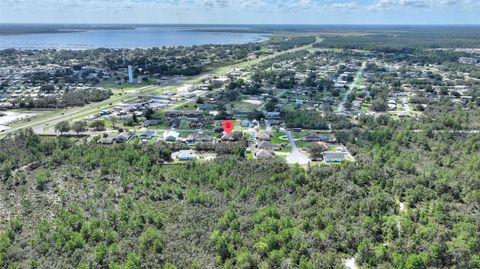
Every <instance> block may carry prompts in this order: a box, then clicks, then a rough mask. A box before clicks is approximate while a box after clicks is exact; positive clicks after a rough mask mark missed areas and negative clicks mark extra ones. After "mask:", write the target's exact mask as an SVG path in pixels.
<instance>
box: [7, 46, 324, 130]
mask: <svg viewBox="0 0 480 269" xmlns="http://www.w3.org/2000/svg"><path fill="white" fill-rule="evenodd" d="M319 41H321V39H320V40H319V39H317V42H319ZM309 47H312V45H306V46H303V47H298V48H294V49H291V50H286V51H282V52H278V53H275V54H272V55H269V56H266V57H264V58H262V60H264V59H268V58H273V57H276V56H279V55H282V54H285V53H289V52H292V51H296V50H301V49H306V48H309ZM257 60H258V59H257ZM255 63H256V61H250V62H249V65H250V64H251V65H253V64H255ZM243 64H244V63H243ZM228 67H232V68H233V67H235V64H234V65H231V66H228ZM207 76H208V74H201V75H198V76H195V77H193V78H190V79H187V78H185V79H186V83H187V82H188V83H191V82H192V81H199V80H201V79H202V78H205V77H207ZM171 82H172V81H169V82H166V83H164V84H162V85H160V87H161V86H169V83H171ZM175 85H177V84H175ZM150 87H151V88H152V90H154V89H157V88H156V87H158V86H152V85H149V86H145V87H141V88H138V89H135V91H134V92H131V93H129V94H127V95H122V96H114V97H112V98H110V99H108V100H106V101H103V102H99V103H95V104H90V105H87V106H84V107H80V108H72V109H69V110H68V111H67V112H65V113H63V115H55V116H51V117H48V118H45V119H36V120H35V119H34V120H32V121H31V122H25V123H23V124H21V125H18V126H16V127H12V128H10V129H8V130H6V131H4V132H2V133H0V138H1V137H3V136H5V135H6V134H8V133H12V132H15V131H18V130H21V129H25V128H34V129H35V130H39V131H40V130H42V131H43V130H44V129H45V128H50V127H52V126H54V125H55V124H57V123H58V122H61V121H64V120H71V119H73V118H79V117H85V116H88V115H92V114H95V113H96V112H100V111H102V110H106V109H109V108H111V107H113V106H115V105H117V104H118V103H120V102H121V101H125V102H126V101H131V100H135V99H136V98H138V96H141V95H145V94H146V93H148V92H149V89H148V88H150ZM145 89H146V91H143V90H145ZM204 94H205V93H203V94H201V95H199V96H202V95H204ZM190 102H191V101H185V102H182V103H178V104H174V105H173V106H170V107H169V108H167V109H176V108H179V107H181V106H183V105H185V104H188V103H190ZM110 103H112V105H109V104H110Z"/></svg>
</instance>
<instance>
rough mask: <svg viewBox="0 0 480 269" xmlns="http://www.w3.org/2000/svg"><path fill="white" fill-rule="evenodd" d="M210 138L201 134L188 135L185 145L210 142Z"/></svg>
mask: <svg viewBox="0 0 480 269" xmlns="http://www.w3.org/2000/svg"><path fill="white" fill-rule="evenodd" d="M211 141H212V138H211V137H210V136H208V135H205V134H204V133H203V132H198V133H193V134H189V135H188V137H187V143H197V142H211Z"/></svg>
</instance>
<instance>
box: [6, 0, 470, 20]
mask: <svg viewBox="0 0 480 269" xmlns="http://www.w3.org/2000/svg"><path fill="white" fill-rule="evenodd" d="M0 23H183V24H195V23H201V24H480V0H298V1H294V0H0Z"/></svg>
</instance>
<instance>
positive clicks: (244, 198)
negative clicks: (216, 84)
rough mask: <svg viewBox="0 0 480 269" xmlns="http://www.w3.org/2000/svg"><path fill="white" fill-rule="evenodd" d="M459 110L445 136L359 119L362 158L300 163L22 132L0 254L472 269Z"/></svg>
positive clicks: (10, 149)
mask: <svg viewBox="0 0 480 269" xmlns="http://www.w3.org/2000/svg"><path fill="white" fill-rule="evenodd" d="M302 113H305V112H302ZM432 113H433V112H432ZM456 113H458V112H455V111H451V112H445V114H444V116H443V117H444V118H445V120H443V119H441V120H440V122H444V123H445V124H446V125H443V127H442V128H443V130H446V131H445V132H432V131H431V130H430V129H429V128H430V127H429V126H430V123H429V122H428V120H429V119H430V117H431V118H432V119H433V114H432V116H429V117H428V118H427V120H426V121H425V122H419V121H414V120H411V121H408V120H404V121H403V122H399V121H393V120H392V119H389V118H382V119H380V118H377V119H376V118H373V117H364V118H361V119H359V121H360V124H361V128H359V127H355V128H353V129H346V130H343V131H339V132H338V133H337V138H338V139H339V140H340V141H341V142H343V143H345V144H347V145H348V146H349V148H350V149H351V151H352V152H353V153H354V154H355V156H356V159H357V161H356V163H351V164H342V165H340V166H319V167H310V168H308V169H307V170H304V169H303V168H300V167H297V166H288V165H286V164H285V162H284V161H282V160H281V159H276V158H269V159H263V160H262V159H259V160H255V161H253V160H247V159H244V157H243V156H241V155H238V154H233V152H230V153H227V155H225V157H219V158H218V159H217V160H216V161H214V162H211V163H195V162H193V163H190V164H186V165H175V166H171V165H167V166H162V165H157V162H158V160H160V159H163V160H168V159H169V158H170V153H171V150H172V148H169V146H168V145H167V144H163V143H160V144H150V143H148V144H145V145H113V146H102V145H97V144H94V143H91V144H90V143H87V144H77V143H74V142H73V141H72V140H68V139H65V138H53V139H40V138H39V137H37V136H36V135H34V134H32V132H31V131H28V130H27V131H22V132H20V133H18V134H17V135H16V136H12V137H9V138H8V139H7V140H5V141H1V142H0V143H1V144H0V146H1V148H2V149H3V150H2V151H1V152H0V161H1V167H0V172H1V175H2V179H1V183H0V192H1V194H2V195H1V197H2V198H1V199H2V204H4V205H5V206H6V207H5V208H3V209H2V210H7V211H6V212H8V213H7V214H9V215H10V216H12V217H11V218H10V219H14V220H16V222H12V221H7V219H6V218H2V221H1V222H0V223H1V226H0V227H1V230H2V232H1V233H0V258H1V259H0V262H1V264H2V266H3V267H19V268H24V267H29V266H31V265H32V264H35V266H37V267H39V268H45V267H57V268H58V267H61V268H140V267H141V268H158V267H159V266H165V268H173V266H177V267H178V268H186V267H188V268H205V267H214V268H220V267H222V268H279V267H282V266H285V265H287V264H289V266H295V267H300V268H319V267H341V264H342V263H343V259H345V258H347V257H356V258H357V261H358V262H359V263H360V264H361V265H362V266H365V267H387V268H428V267H458V268H476V267H478V266H480V257H479V256H478V254H477V253H479V252H480V239H479V234H478V225H479V223H478V220H479V219H480V215H479V211H478V208H477V205H478V203H479V202H480V197H479V195H478V194H479V191H480V190H479V187H478V186H479V182H478V180H479V178H480V175H479V174H478V171H479V165H480V162H479V160H480V156H479V155H478V149H480V139H479V137H478V135H476V134H459V133H453V132H450V131H448V130H452V129H451V128H456V127H455V126H451V125H449V124H448V121H447V120H446V119H447V118H452V117H453V118H457V119H458V120H457V122H458V127H461V126H462V125H464V124H465V125H468V124H469V122H470V121H476V119H477V116H472V117H468V118H466V117H465V118H458V117H457V115H456ZM427 114H428V115H430V112H427ZM439 128H440V127H439ZM415 130H425V131H422V132H418V131H415ZM429 130H430V131H429ZM312 150H314V151H317V150H318V151H320V150H321V149H313V148H312ZM242 152H243V150H242ZM447 153H448V154H447ZM232 154H233V155H232ZM467 156H468V157H467ZM32 187H33V188H32ZM26 190H28V191H29V195H24V193H25V191H26ZM7 193H8V194H10V195H6V194H7ZM7 197H9V198H7ZM400 202H401V203H402V204H403V206H402V207H401V206H400V205H399V203H400ZM13 204H17V205H19V206H17V207H13V206H10V205H13ZM4 212H5V211H4ZM51 216H53V219H50V218H51Z"/></svg>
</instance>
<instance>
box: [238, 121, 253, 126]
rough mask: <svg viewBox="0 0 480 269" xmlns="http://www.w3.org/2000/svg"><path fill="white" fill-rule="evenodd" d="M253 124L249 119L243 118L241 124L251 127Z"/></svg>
mask: <svg viewBox="0 0 480 269" xmlns="http://www.w3.org/2000/svg"><path fill="white" fill-rule="evenodd" d="M251 125H253V123H252V122H251V121H249V120H242V121H241V122H240V126H242V127H245V128H247V127H251Z"/></svg>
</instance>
